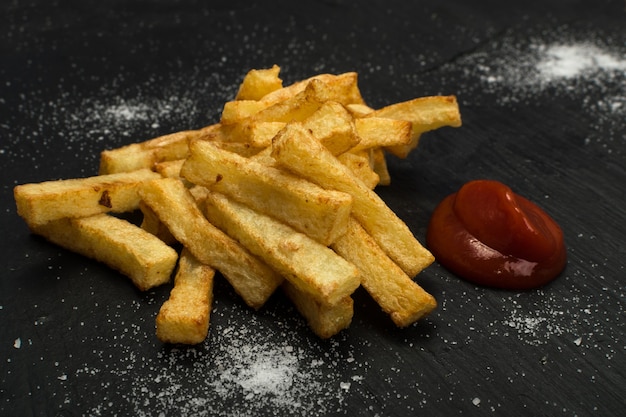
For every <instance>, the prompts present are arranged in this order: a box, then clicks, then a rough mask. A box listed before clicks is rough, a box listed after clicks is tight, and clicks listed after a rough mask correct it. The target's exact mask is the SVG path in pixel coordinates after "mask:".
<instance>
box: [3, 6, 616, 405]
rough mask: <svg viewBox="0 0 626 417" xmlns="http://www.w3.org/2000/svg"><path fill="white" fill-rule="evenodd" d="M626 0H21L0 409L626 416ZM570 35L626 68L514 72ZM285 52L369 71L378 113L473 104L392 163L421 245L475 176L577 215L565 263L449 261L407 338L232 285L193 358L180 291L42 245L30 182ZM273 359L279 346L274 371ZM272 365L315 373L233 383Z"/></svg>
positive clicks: (8, 79) (313, 69)
mask: <svg viewBox="0 0 626 417" xmlns="http://www.w3.org/2000/svg"><path fill="white" fill-rule="evenodd" d="M625 8H626V5H625V4H624V2H623V1H595V0H594V1H556V0H544V1H510V2H509V1H507V2H500V1H486V0H474V1H448V2H438V1H419V2H418V1H416V2H408V1H389V0H387V1H368V2H354V3H352V2H347V1H341V0H334V1H332V0H327V1H306V2H293V1H278V2H271V3H269V2H260V1H259V2H255V1H213V2H203V1H190V0H189V1H136V0H133V1H98V2H94V1H66V2H62V1H32V2H25V1H10V2H3V4H2V6H0V9H1V10H0V27H1V29H0V41H1V42H0V48H1V49H0V50H1V55H0V56H1V59H0V62H1V63H0V175H1V178H2V188H1V193H2V194H1V198H0V201H1V202H2V207H1V208H2V219H1V231H2V235H3V236H2V243H1V244H2V247H1V252H0V253H1V254H2V255H1V259H2V279H1V280H0V326H1V327H0V369H1V372H0V374H1V376H0V414H2V415H15V416H27V415H36V416H39V415H61V416H70V415H114V414H117V415H165V416H169V415H185V414H192V415H266V414H270V415H371V416H374V415H379V416H392V415H399V416H400V415H418V414H421V415H446V416H448V415H458V414H460V415H508V416H517V415H520V416H521V415H533V416H537V415H550V416H553V415H563V416H575V415H576V416H587V415H598V416H612V415H615V416H617V415H621V414H622V413H623V409H624V407H625V406H626V400H625V399H624V389H625V388H626V360H625V359H626V358H625V355H624V354H625V349H626V347H625V342H624V340H625V339H624V335H625V332H624V297H625V285H624V274H625V271H624V260H625V259H626V247H625V241H626V221H624V219H625V217H626V209H625V206H626V196H625V192H624V184H625V183H626V172H625V165H626V164H625V162H626V156H625V152H626V143H625V137H624V134H625V133H626V126H625V124H626V123H625V119H626V112H625V111H624V110H625V109H626V102H625V99H624V97H626V88H625V83H626V76H625V75H624V71H625V70H624V57H625V56H626V10H625ZM559 42H561V43H564V44H571V43H575V42H589V43H593V44H595V45H597V46H598V47H600V48H602V49H603V50H605V51H610V53H611V54H612V56H613V57H614V58H615V59H617V60H619V62H620V63H621V64H620V65H621V66H620V67H619V68H617V69H616V70H615V71H612V72H611V75H610V76H608V77H607V76H606V74H605V75H602V74H598V73H589V74H586V76H583V77H577V78H574V79H568V80H565V81H563V82H560V83H553V84H549V85H542V86H541V88H538V87H536V86H535V87H534V88H532V87H530V86H529V81H528V80H527V79H526V78H525V77H521V76H520V72H519V71H518V72H517V77H519V78H515V79H513V80H512V81H513V82H508V83H507V82H505V81H506V80H505V79H502V77H500V76H503V75H506V73H505V72H504V70H503V68H505V67H506V66H509V67H511V66H513V67H515V66H516V65H517V66H522V67H523V65H524V64H525V61H524V59H525V58H524V57H528V56H530V55H532V53H533V51H534V52H537V51H536V50H535V49H533V45H538V44H540V45H547V44H555V43H559ZM273 64H278V65H279V66H280V67H281V75H282V78H283V79H284V81H285V84H289V83H291V82H293V81H295V80H298V79H301V78H304V77H307V76H310V75H313V74H316V73H320V72H333V73H338V72H343V71H357V72H358V73H359V82H360V87H361V90H362V93H363V96H364V97H365V99H366V101H367V102H368V104H370V106H372V107H380V106H383V105H385V104H390V103H393V102H396V101H401V100H406V99H410V98H414V97H418V96H425V95H432V94H456V95H457V96H458V99H459V103H460V106H461V113H462V116H463V127H461V128H459V129H450V128H446V129H440V130H438V131H436V132H432V133H429V134H427V135H424V137H423V138H422V141H421V143H420V147H419V148H418V150H416V151H415V152H414V153H413V154H412V155H411V156H410V157H409V158H408V159H407V160H398V159H390V161H389V165H390V172H391V175H392V185H391V186H389V187H379V188H378V189H377V191H378V192H379V193H380V195H381V196H382V197H383V198H384V199H385V200H386V201H387V203H388V204H389V205H390V206H391V207H392V208H393V209H394V210H395V211H396V212H397V213H398V215H399V216H400V217H401V218H403V219H404V220H405V221H406V222H407V224H408V225H409V226H410V227H411V229H412V230H413V231H414V233H415V234H416V236H418V238H419V239H420V240H422V241H423V240H424V239H423V238H424V235H425V229H426V225H427V222H428V218H429V216H430V213H431V212H432V210H433V209H434V207H435V206H436V204H437V203H438V202H439V201H440V200H441V199H442V198H443V197H444V196H446V195H447V194H449V193H451V192H453V191H455V190H456V189H457V188H458V187H459V186H460V185H461V184H463V183H464V182H466V181H468V180H471V179H476V178H491V179H497V180H500V181H503V182H505V183H507V184H508V185H510V186H511V187H512V188H513V189H514V190H515V191H517V192H518V193H520V194H522V195H524V196H526V197H527V198H529V199H530V200H533V201H535V202H538V203H539V204H540V205H541V206H542V207H543V208H544V209H545V210H546V211H547V212H548V213H550V214H551V215H552V216H553V217H554V218H555V219H556V220H557V221H558V222H559V223H560V224H561V226H562V228H563V230H564V234H565V239H566V244H567V246H568V265H567V268H566V270H565V271H564V273H563V274H562V275H561V276H560V277H559V278H558V279H557V280H556V281H554V282H553V283H551V284H550V285H548V286H546V287H545V288H543V289H540V290H534V291H528V292H522V293H518V292H509V291H499V290H493V289H487V288H480V287H476V286H473V285H471V284H468V283H466V282H464V281H462V280H459V279H458V278H456V277H454V276H452V275H451V274H449V273H448V272H446V271H445V270H444V269H443V268H441V267H440V266H439V265H437V264H434V265H432V266H431V267H429V268H428V269H427V270H426V271H424V272H423V273H421V274H420V275H419V276H418V277H417V278H416V279H417V281H418V282H419V283H420V284H421V285H423V286H424V287H425V288H426V289H427V290H428V291H430V292H431V293H432V294H433V295H435V297H436V298H437V299H438V301H439V307H438V309H437V310H436V312H434V313H433V314H432V315H431V316H430V317H428V318H427V319H425V320H422V321H420V322H419V323H417V324H416V325H414V326H411V327H410V328H407V329H403V330H399V329H396V328H394V326H393V324H392V323H391V321H390V320H389V319H388V318H387V317H386V316H385V315H384V314H382V313H381V312H380V311H379V309H378V307H377V306H376V304H375V303H374V302H373V301H372V300H371V299H370V298H369V297H368V296H367V294H365V293H364V292H363V291H361V290H359V291H357V293H356V294H355V301H356V302H355V318H354V320H353V324H352V326H351V327H350V328H349V329H348V330H346V331H344V332H342V333H340V334H339V335H338V336H336V337H335V338H333V339H332V340H330V341H320V340H318V339H317V338H316V337H315V336H313V335H312V333H311V332H310V331H309V329H308V328H307V327H306V325H305V324H304V323H303V321H302V319H301V318H300V317H299V316H298V315H297V313H296V312H295V310H294V309H293V308H292V307H291V306H290V305H289V303H288V302H287V301H286V300H285V299H284V297H283V296H282V295H280V294H276V295H275V296H274V297H273V298H272V299H271V300H270V302H269V303H268V304H267V305H266V306H265V307H264V308H263V309H262V310H261V311H260V312H257V313H254V312H251V311H249V309H247V308H246V307H245V306H244V305H243V303H242V302H241V301H240V300H239V299H238V298H237V297H236V296H235V295H234V294H233V293H232V291H231V289H230V288H229V287H228V285H227V284H225V283H224V282H222V281H221V280H219V281H218V283H217V287H216V289H215V303H214V309H213V313H212V318H211V320H212V324H211V329H210V334H209V337H208V339H207V340H206V342H205V343H204V344H202V345H199V346H196V347H191V348H184V347H182V348H181V347H172V346H164V345H162V344H161V343H159V342H158V340H157V339H156V337H155V335H154V317H155V314H156V312H157V311H158V308H159V307H160V304H161V303H162V302H163V301H164V300H165V299H166V298H167V295H168V292H169V287H168V286H164V287H162V288H158V289H156V290H154V291H149V292H148V293H139V292H138V291H136V290H135V289H134V287H133V286H132V284H131V283H130V281H129V280H127V279H125V278H124V277H122V276H120V275H119V274H116V273H115V272H113V271H111V270H109V269H107V268H106V267H104V266H102V265H100V264H97V263H95V262H93V261H90V260H87V259H84V258H82V257H80V256H77V255H74V254H72V253H69V252H67V251H64V250H62V249H60V248H57V247H55V246H53V245H51V244H49V243H47V242H45V241H43V240H42V239H39V238H37V237H35V236H32V235H30V234H29V232H28V230H27V228H26V226H25V225H24V224H23V222H22V221H21V219H20V218H19V217H18V216H17V214H16V212H15V205H14V202H13V197H12V190H13V187H14V186H15V185H17V184H21V183H26V182H38V181H44V180H49V179H58V178H72V177H81V176H88V175H94V174H95V173H96V172H97V164H98V157H99V152H100V151H101V150H103V149H105V148H114V147H117V146H121V145H123V144H127V143H131V142H135V141H140V140H145V139H149V138H151V137H155V136H158V135H161V134H166V133H170V132H173V131H178V130H184V129H190V128H199V127H201V126H205V125H208V124H210V123H213V122H215V121H217V120H218V117H219V112H220V110H221V106H222V104H223V102H224V101H226V100H229V99H231V98H232V97H233V96H234V94H235V92H236V90H237V87H238V85H239V82H240V81H241V79H242V78H243V76H244V75H245V73H246V72H247V71H248V70H249V69H251V68H266V67H269V66H271V65H273ZM522 73H523V71H522ZM529 73H530V69H529ZM498 77H500V78H498ZM607 103H609V104H608V105H607ZM125 110H126V111H127V112H125ZM131 110H133V112H131ZM264 351H265V352H268V355H269V353H273V354H274V356H272V358H271V359H268V360H267V361H265V362H264V361H263V360H262V359H260V358H262V357H263V352H264ZM276 352H279V356H278V357H277V356H276V355H275V354H276ZM280 352H283V354H282V356H280ZM281 358H282V359H281ZM281 361H282V362H281ZM285 361H287V362H288V364H287V363H286V362H285ZM289 361H291V362H289ZM267 363H269V364H270V365H271V364H273V365H274V370H275V371H276V369H278V368H280V367H279V366H277V363H278V364H283V365H286V364H287V365H289V366H285V368H287V369H288V372H291V371H293V370H294V369H297V370H296V371H295V372H296V373H295V374H289V376H290V378H287V380H288V381H292V385H291V386H286V387H285V389H284V391H283V392H282V394H281V395H278V396H276V395H275V394H276V393H275V392H274V393H269V394H268V393H258V392H256V393H255V392H251V391H250V390H246V387H245V386H243V385H242V384H240V383H238V381H239V382H241V380H242V378H243V376H244V375H249V374H248V373H246V372H248V371H250V370H251V369H252V368H253V367H254V366H255V365H259V364H267ZM281 369H283V368H281ZM238 372H239V373H238ZM233 375H235V376H233ZM237 375H239V377H238V378H237V377H236V376H237ZM284 375H285V374H283V376H284ZM268 384H269V382H268Z"/></svg>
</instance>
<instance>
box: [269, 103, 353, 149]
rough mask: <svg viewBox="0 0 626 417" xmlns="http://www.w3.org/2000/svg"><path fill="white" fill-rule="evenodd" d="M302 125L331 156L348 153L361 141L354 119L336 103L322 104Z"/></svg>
mask: <svg viewBox="0 0 626 417" xmlns="http://www.w3.org/2000/svg"><path fill="white" fill-rule="evenodd" d="M302 125H303V126H304V127H305V128H306V129H308V130H310V131H311V133H312V134H313V137H315V139H317V140H318V141H320V143H321V144H322V145H324V146H325V147H326V148H328V150H329V151H330V152H331V153H332V154H333V155H339V154H342V153H344V152H346V151H348V150H349V149H351V148H353V147H355V146H356V145H358V143H359V142H360V140H361V139H360V137H359V135H358V132H357V130H356V127H355V121H354V118H353V117H352V115H351V114H350V113H349V112H348V111H347V110H346V108H345V107H344V106H343V105H342V104H340V103H338V102H336V101H326V102H324V103H323V104H322V105H321V106H320V108H319V109H317V111H315V112H314V113H313V114H311V115H310V116H309V117H307V118H306V119H305V120H304V121H303V122H302ZM276 133H278V132H276Z"/></svg>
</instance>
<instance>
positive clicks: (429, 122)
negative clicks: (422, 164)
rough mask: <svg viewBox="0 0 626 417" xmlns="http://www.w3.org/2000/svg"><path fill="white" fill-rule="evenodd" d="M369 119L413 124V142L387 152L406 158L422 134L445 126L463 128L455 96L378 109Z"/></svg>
mask: <svg viewBox="0 0 626 417" xmlns="http://www.w3.org/2000/svg"><path fill="white" fill-rule="evenodd" d="M367 117H385V118H390V119H398V120H406V121H409V122H411V123H412V131H411V141H410V142H409V143H408V144H406V145H395V146H389V147H388V148H387V150H388V151H389V152H391V153H392V154H393V155H395V156H397V157H399V158H406V157H407V156H408V154H409V153H410V152H411V151H412V150H413V149H415V148H416V147H417V145H418V143H419V138H420V136H421V134H422V133H424V132H428V131H430V130H434V129H438V128H440V127H443V126H450V127H459V126H461V114H460V112H459V105H458V103H457V100H456V97H455V96H431V97H420V98H416V99H413V100H409V101H403V102H401V103H396V104H392V105H389V106H386V107H383V108H381V109H377V110H375V111H373V112H371V113H369V114H367Z"/></svg>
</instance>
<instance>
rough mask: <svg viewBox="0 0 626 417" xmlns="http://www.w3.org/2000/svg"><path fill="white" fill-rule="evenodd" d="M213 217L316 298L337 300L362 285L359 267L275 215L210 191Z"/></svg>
mask: <svg viewBox="0 0 626 417" xmlns="http://www.w3.org/2000/svg"><path fill="white" fill-rule="evenodd" d="M205 214H206V216H207V218H208V219H209V221H210V222H211V223H213V224H215V225H217V227H219V228H220V229H222V230H224V231H225V232H226V233H227V234H228V235H229V236H231V237H233V238H234V239H236V240H237V241H238V242H240V243H241V244H242V245H243V246H245V247H246V248H248V250H249V251H250V252H252V253H254V254H256V255H257V256H259V257H261V258H262V259H264V260H265V261H266V262H267V263H268V264H269V265H271V266H272V267H273V268H274V269H275V270H276V271H278V272H279V273H280V274H281V275H282V276H283V277H284V278H285V279H287V280H289V281H290V282H291V283H292V284H293V285H295V286H296V287H297V288H298V289H300V290H301V291H304V292H306V293H308V294H310V295H311V296H313V297H315V299H316V300H318V301H320V302H322V303H326V304H335V303H337V302H339V300H341V299H342V298H344V297H346V296H349V295H350V294H352V292H353V291H354V290H355V289H356V288H357V287H358V286H359V279H358V270H357V268H356V267H355V266H354V265H352V264H351V263H349V262H347V261H346V260H344V259H343V258H341V257H340V256H339V255H337V254H336V253H335V252H333V251H332V250H331V249H329V248H328V247H326V246H324V245H322V244H320V243H319V242H316V241H315V240H313V239H311V238H309V237H308V236H307V235H305V234H303V233H299V232H296V231H295V230H294V229H292V228H291V227H289V226H287V225H285V224H283V223H281V222H279V221H278V220H275V219H274V218H272V217H269V216H266V215H264V214H261V213H258V212H256V211H254V210H253V209H251V208H249V207H247V206H244V205H243V204H240V203H237V202H235V201H233V200H230V199H228V198H227V197H226V196H224V195H222V194H219V193H210V194H209V196H208V197H207V199H206V210H205Z"/></svg>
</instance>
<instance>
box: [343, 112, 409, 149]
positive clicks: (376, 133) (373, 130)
mask: <svg viewBox="0 0 626 417" xmlns="http://www.w3.org/2000/svg"><path fill="white" fill-rule="evenodd" d="M354 124H355V127H356V132H357V134H358V135H359V138H360V139H361V140H360V142H359V143H358V144H357V145H355V146H354V147H353V148H352V149H351V151H354V152H356V151H361V150H364V149H371V148H379V147H389V146H405V145H408V144H409V143H410V141H411V122H407V121H406V120H395V119H388V118H382V117H367V118H364V119H355V121H354Z"/></svg>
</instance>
